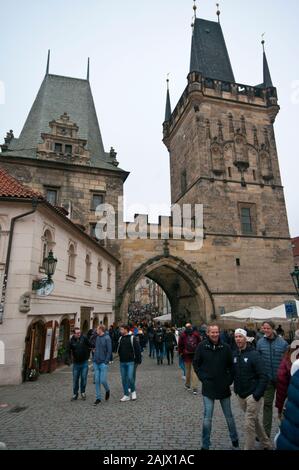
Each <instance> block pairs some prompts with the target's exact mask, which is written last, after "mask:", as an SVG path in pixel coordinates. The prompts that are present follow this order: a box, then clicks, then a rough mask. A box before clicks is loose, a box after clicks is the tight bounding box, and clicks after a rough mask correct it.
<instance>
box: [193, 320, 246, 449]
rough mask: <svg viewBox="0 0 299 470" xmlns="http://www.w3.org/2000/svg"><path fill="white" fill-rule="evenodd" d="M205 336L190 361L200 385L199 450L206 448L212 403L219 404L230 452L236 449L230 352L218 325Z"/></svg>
mask: <svg viewBox="0 0 299 470" xmlns="http://www.w3.org/2000/svg"><path fill="white" fill-rule="evenodd" d="M207 336H208V339H206V340H205V341H203V342H201V343H200V344H199V345H198V347H197V349H196V352H195V356H194V359H193V367H194V370H195V373H196V374H197V376H198V378H199V380H200V381H201V382H202V395H203V402H204V420H203V428H202V449H203V450H208V449H209V448H210V444H211V442H210V436H211V430H212V418H213V412H214V402H215V400H220V404H221V408H222V411H223V414H224V416H225V419H226V422H227V426H228V429H229V434H230V438H231V441H232V445H233V448H234V449H238V448H239V439H238V434H237V429H236V425H235V421H234V417H233V414H232V410H231V403H230V396H231V391H230V385H231V383H232V381H233V356H232V352H231V349H230V347H229V346H228V345H227V344H225V343H222V342H221V341H220V330H219V326H218V325H211V326H209V327H208V330H207Z"/></svg>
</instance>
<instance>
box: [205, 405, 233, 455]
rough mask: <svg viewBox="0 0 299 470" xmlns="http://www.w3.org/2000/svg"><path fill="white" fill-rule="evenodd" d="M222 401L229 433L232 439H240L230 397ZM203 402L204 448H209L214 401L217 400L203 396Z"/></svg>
mask: <svg viewBox="0 0 299 470" xmlns="http://www.w3.org/2000/svg"><path fill="white" fill-rule="evenodd" d="M219 401H220V405H221V408H222V411H223V414H224V417H225V419H226V423H227V426H228V429H229V435H230V438H231V441H232V442H233V441H237V440H238V433H237V429H236V424H235V420H234V417H233V414H232V410H231V406H230V397H228V398H223V399H222V400H219ZM203 403H204V418H203V427H202V447H203V448H204V449H209V447H210V445H211V441H210V436H211V430H212V418H213V412H214V403H215V400H213V399H211V398H208V397H205V396H203Z"/></svg>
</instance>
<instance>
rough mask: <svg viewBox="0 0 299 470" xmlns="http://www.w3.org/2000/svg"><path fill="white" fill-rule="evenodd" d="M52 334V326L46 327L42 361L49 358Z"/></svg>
mask: <svg viewBox="0 0 299 470" xmlns="http://www.w3.org/2000/svg"><path fill="white" fill-rule="evenodd" d="M52 335H53V328H47V333H46V345H45V355H44V361H48V360H49V359H50V355H51V344H52Z"/></svg>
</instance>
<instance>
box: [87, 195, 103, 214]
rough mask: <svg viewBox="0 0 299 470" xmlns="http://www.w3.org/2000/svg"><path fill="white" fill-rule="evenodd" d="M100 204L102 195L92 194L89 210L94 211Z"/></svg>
mask: <svg viewBox="0 0 299 470" xmlns="http://www.w3.org/2000/svg"><path fill="white" fill-rule="evenodd" d="M100 204H104V194H93V195H92V200H91V208H90V210H92V211H95V210H96V209H97V207H98V206H99V205H100Z"/></svg>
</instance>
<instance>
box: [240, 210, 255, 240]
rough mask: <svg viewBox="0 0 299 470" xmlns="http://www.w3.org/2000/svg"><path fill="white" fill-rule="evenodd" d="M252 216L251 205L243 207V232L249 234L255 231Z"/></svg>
mask: <svg viewBox="0 0 299 470" xmlns="http://www.w3.org/2000/svg"><path fill="white" fill-rule="evenodd" d="M251 219H252V216H251V210H250V208H249V207H242V208H241V225H242V233H244V234H247V233H248V234H249V233H253V230H252V220H251Z"/></svg>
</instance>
